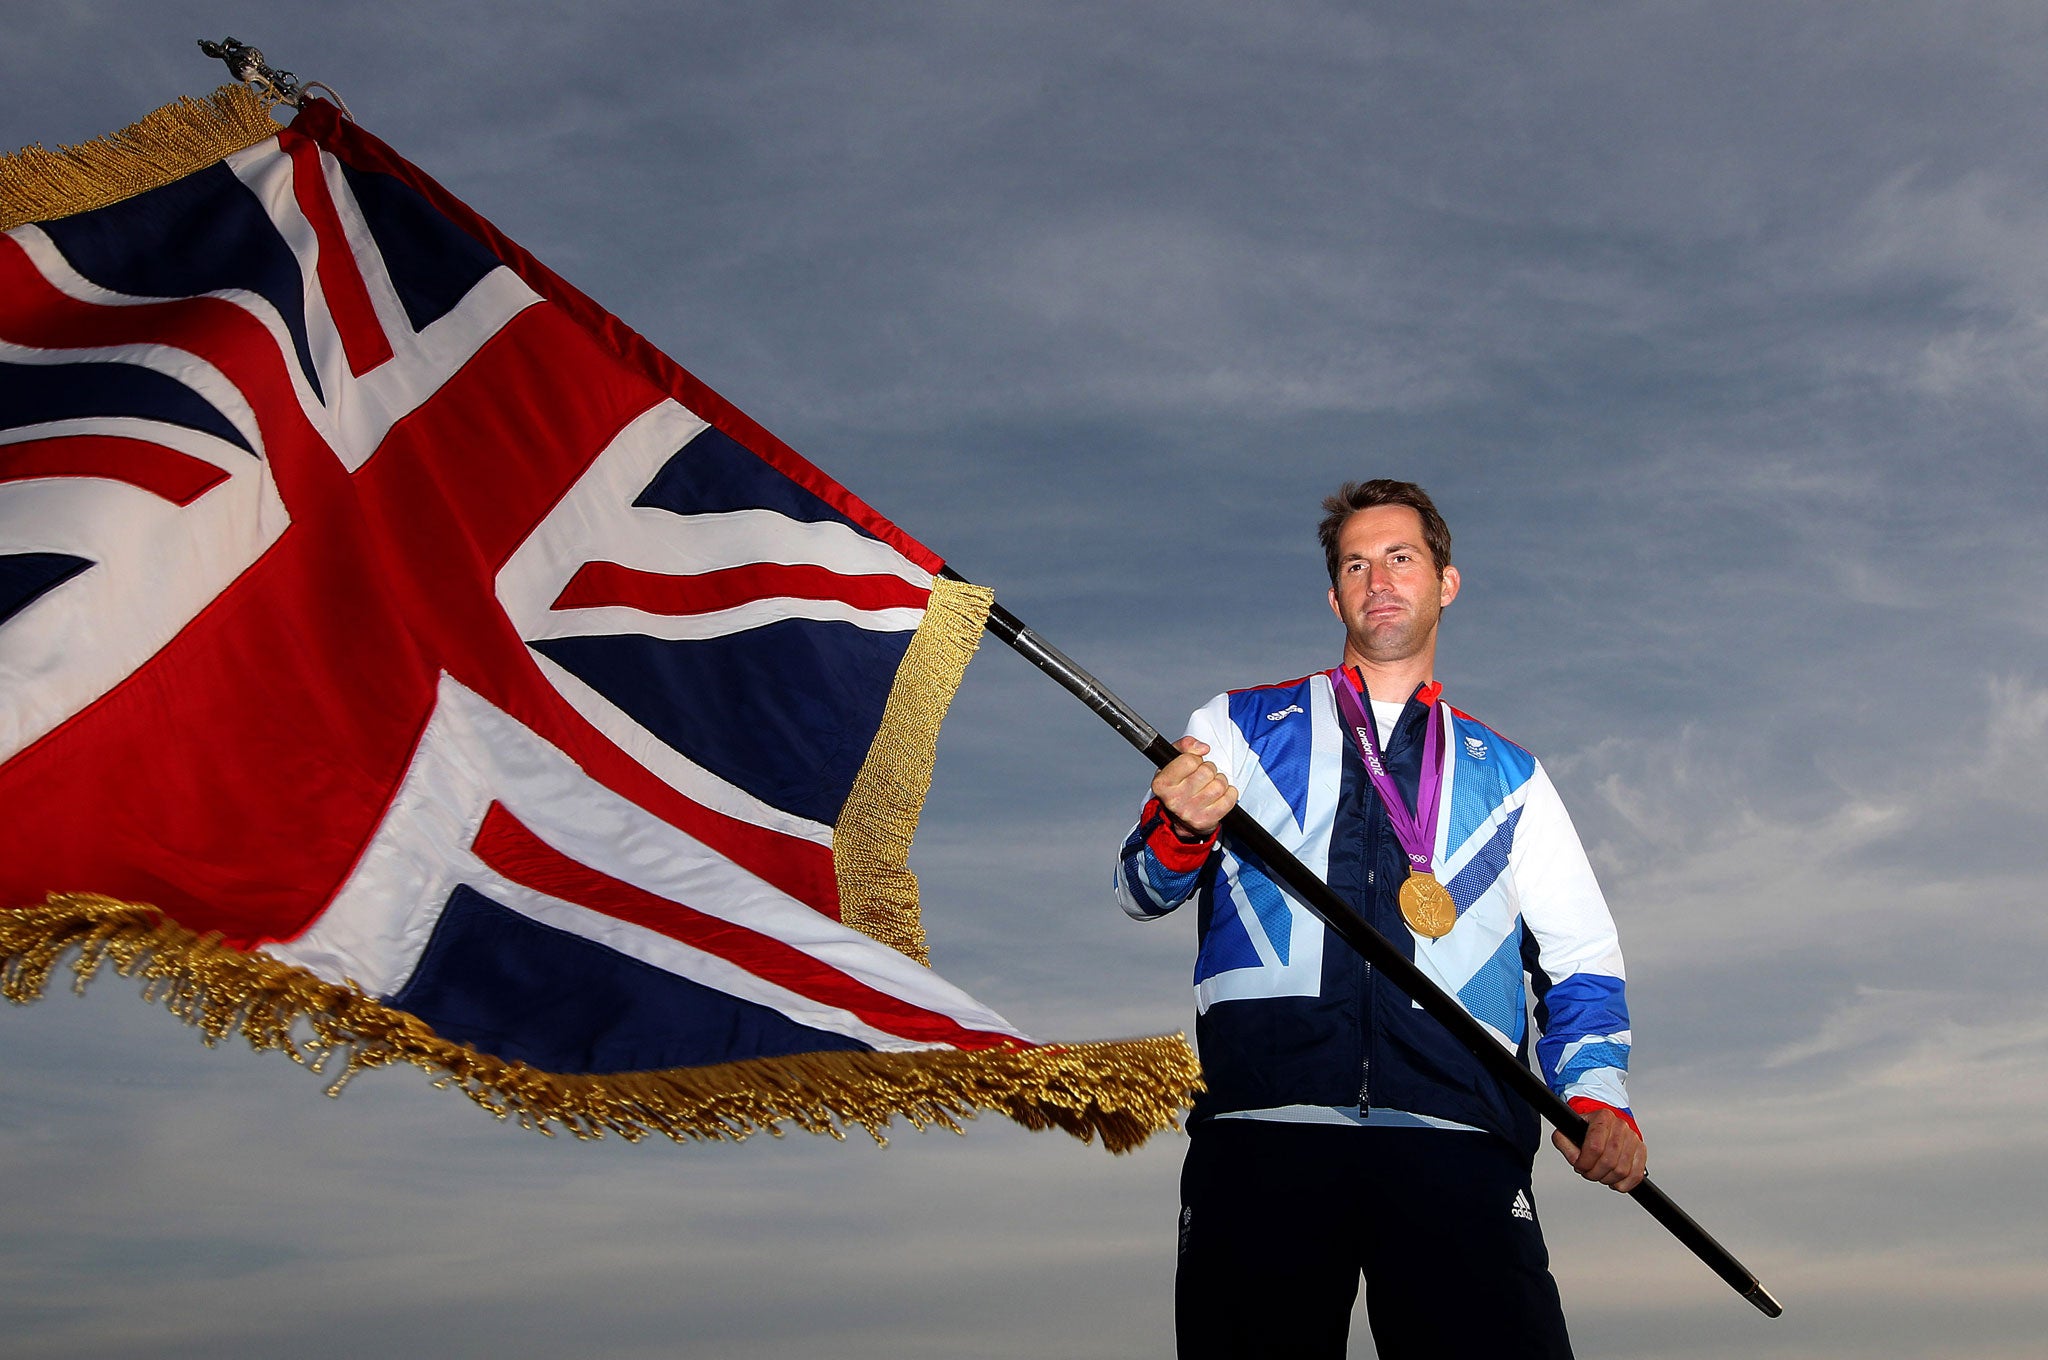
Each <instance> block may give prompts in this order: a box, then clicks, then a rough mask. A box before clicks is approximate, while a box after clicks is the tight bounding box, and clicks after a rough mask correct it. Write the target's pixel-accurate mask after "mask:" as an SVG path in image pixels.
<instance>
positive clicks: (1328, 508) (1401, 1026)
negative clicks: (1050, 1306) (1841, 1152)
mask: <svg viewBox="0 0 2048 1360" xmlns="http://www.w3.org/2000/svg"><path fill="white" fill-rule="evenodd" d="M1323 508H1324V510H1325V512H1326V514H1325V517H1324V519H1323V521H1322V525H1321V527H1320V530H1319V533H1320V537H1321V540H1322V545H1323V554H1324V558H1325V562H1326V565H1327V566H1328V568H1329V573H1330V589H1329V603H1330V610H1331V612H1332V613H1334V614H1335V615H1336V616H1337V619H1338V621H1339V622H1341V623H1342V624H1343V626H1344V652H1343V659H1342V663H1341V664H1340V665H1339V666H1338V667H1337V668H1336V669H1334V670H1331V671H1326V672H1324V673H1322V674H1318V675H1311V676H1308V677H1306V678H1303V679H1300V680H1290V681H1286V682H1284V683H1281V684H1277V685H1264V686H1259V687H1257V688H1253V689H1246V690H1236V691H1232V692H1231V693H1228V694H1224V695H1219V696H1218V697H1217V698H1215V699H1213V700H1211V701H1210V702H1209V704H1208V705H1206V706H1205V707H1203V708H1202V709H1201V710H1200V711H1198V712H1197V713H1196V714H1195V715H1194V717H1193V718H1192V719H1191V720H1190V721H1189V724H1188V735H1187V736H1185V737H1183V738H1181V740H1180V742H1179V743H1178V747H1179V750H1180V752H1181V754H1180V755H1179V756H1177V757H1176V758H1175V759H1174V760H1173V761H1172V762H1171V763H1170V764H1168V765H1167V766H1166V767H1165V768H1164V769H1162V770H1160V772H1159V774H1158V776H1157V777H1156V778H1154V780H1153V781H1152V798H1151V800H1150V801H1149V802H1147V803H1146V805H1145V810H1144V812H1143V814H1142V816H1141V817H1140V819H1139V822H1138V825H1137V827H1136V828H1135V829H1134V830H1133V831H1132V832H1131V834H1130V836H1129V837H1128V838H1127V839H1126V841H1125V843H1124V848H1123V853H1122V857H1121V862H1120V864H1119V868H1118V873H1117V896H1118V899H1119V901H1120V902H1121V903H1122V905H1123V907H1124V909H1125V910H1126V911H1127V912H1129V913H1130V914H1131V915H1133V916H1136V917H1138V918H1140V919H1151V918H1156V917H1159V916H1163V915H1165V914H1166V913H1168V912H1170V911H1172V910H1174V908H1176V907H1178V906H1180V905H1181V904H1182V903H1183V902H1186V901H1188V900H1189V899H1191V898H1192V899H1194V900H1196V901H1197V903H1198V914H1199V922H1198V925H1199V931H1200V935H1201V946H1200V951H1199V953H1198V955H1197V958H1196V962H1195V992H1196V1007H1197V1010H1198V1012H1199V1015H1198V1019H1197V1023H1196V1030H1197V1036H1198V1039H1199V1043H1200V1047H1201V1052H1202V1064H1203V1071H1204V1075H1205V1078H1206V1080H1207V1083H1208V1089H1207V1091H1206V1092H1205V1093H1204V1094H1203V1095H1202V1096H1201V1097H1200V1099H1198V1100H1197V1101H1196V1103H1195V1109H1194V1113H1193V1117H1192V1119H1191V1121H1190V1124H1189V1132H1190V1135H1191V1137H1190V1144H1189V1151H1188V1157H1187V1163H1186V1166H1185V1168H1184V1169H1183V1171H1182V1176H1181V1215H1180V1261H1179V1268H1178V1274H1177V1279H1176V1284H1175V1318H1176V1326H1177V1330H1178V1333H1179V1339H1180V1354H1181V1356H1183V1357H1192V1356H1207V1355H1217V1356H1226V1355H1227V1356H1253V1355H1272V1356H1288V1357H1298V1356H1341V1355H1343V1354H1344V1350H1345V1341H1346V1337H1347V1335H1348V1332H1349V1326H1350V1312H1351V1307H1352V1303H1353V1300H1354V1299H1355V1298H1356V1295H1357V1290H1358V1281H1359V1279H1360V1276H1361V1274H1362V1275H1363V1277H1364V1279H1365V1282H1366V1304H1367V1308H1368V1311H1369V1314H1370V1318H1371V1322H1372V1330H1373V1339H1374V1342H1375V1344H1376V1345H1377V1347H1378V1350H1379V1353H1380V1355H1381V1356H1382V1357H1410V1356H1412V1357H1428V1360H1452V1357H1459V1356H1475V1357H1477V1356H1484V1357H1487V1358H1488V1360H1506V1358H1507V1357H1519V1356H1569V1355H1570V1354H1571V1346H1570V1342H1569V1341H1568V1340H1567V1338H1566V1334H1565V1326H1564V1316H1563V1313H1562V1311H1561V1309H1560V1307H1559V1304H1558V1296H1557V1287H1556V1285H1555V1283H1554V1282H1553V1281H1552V1280H1551V1277H1550V1272H1549V1256H1548V1254H1547V1252H1546V1251H1545V1249H1544V1246H1543V1238H1542V1234H1541V1231H1540V1230H1539V1228H1538V1226H1537V1222H1536V1216H1535V1201H1534V1197H1533V1195H1532V1194H1531V1191H1530V1185H1529V1176H1530V1169H1531V1164H1532V1159H1533V1158H1534V1155H1535V1150H1536V1141H1537V1133H1538V1125H1537V1120H1536V1116H1535V1115H1534V1113H1533V1112H1531V1111H1530V1110H1529V1109H1528V1108H1527V1106H1526V1105H1524V1104H1523V1103H1522V1102H1521V1101H1520V1100H1518V1099H1517V1098H1516V1097H1515V1096H1513V1095H1512V1094H1511V1093H1509V1092H1508V1091H1507V1090H1506V1089H1505V1088H1504V1087H1502V1086H1501V1085H1500V1084H1499V1083H1498V1082H1497V1081H1496V1080H1495V1079H1494V1078H1493V1077H1492V1076H1490V1075H1489V1074H1487V1073H1486V1071H1485V1070H1484V1069H1483V1068H1482V1067H1481V1066H1480V1065H1479V1063H1478V1061H1477V1060H1476V1059H1474V1058H1473V1057H1472V1055H1471V1054H1470V1053H1469V1052H1467V1051H1466V1050H1465V1049H1464V1048H1462V1047H1461V1046H1460V1045H1459V1044H1458V1043H1457V1042H1456V1041H1454V1040H1453V1039H1451V1037H1450V1036H1449V1035H1448V1034H1447V1033H1446V1032H1445V1031H1444V1029H1443V1028H1442V1026H1440V1025H1439V1024H1438V1023H1437V1022H1436V1021H1435V1020H1433V1019H1431V1018H1430V1017H1429V1016H1428V1015H1426V1014H1425V1013H1424V1012H1423V1011H1422V1010H1421V1009H1419V1008H1418V1007H1416V1006H1415V1005H1414V1004H1413V1003H1412V1001H1411V1000H1410V999H1409V998H1408V997H1407V996H1404V995H1402V994H1401V993H1400V992H1399V991H1397V990H1396V989H1395V988H1394V987H1393V986H1391V985H1390V984H1388V983H1386V982H1385V981H1383V980H1380V979H1377V978H1376V977H1375V976H1374V973H1373V970H1372V968H1371V966H1370V965H1369V964H1367V963H1366V962H1365V961H1364V960H1363V959H1362V958H1361V957H1360V956H1359V955H1358V954H1357V953H1356V951H1354V950H1352V949H1351V948H1350V947H1349V946H1348V945H1346V944H1345V943H1344V942H1343V941H1342V940H1341V939H1339V938H1337V937H1336V936H1334V935H1331V934H1328V933H1327V932H1326V931H1325V930H1324V928H1323V926H1322V924H1321V922H1319V921H1318V920H1317V919H1316V918H1315V917H1314V916H1312V915H1311V914H1310V913H1309V912H1308V911H1307V910H1305V909H1304V908H1303V907H1302V906H1301V905H1300V904H1298V903H1297V902H1295V901H1294V900H1292V899H1291V898H1290V897H1289V896H1288V895H1287V894H1286V893H1285V891H1284V890H1282V889H1281V888H1279V887H1278V886H1277V885H1276V884H1274V883H1273V882H1272V881H1271V880H1270V879H1268V878H1267V877H1266V875H1265V874H1263V873H1262V872H1261V871H1260V869H1259V867H1258V865H1257V864H1256V863H1253V862H1250V861H1247V860H1244V859H1241V858H1239V857H1238V855H1237V854H1236V853H1235V852H1234V851H1233V849H1232V847H1231V845H1230V844H1229V843H1228V842H1220V841H1219V840H1218V837H1217V826H1218V824H1219V823H1220V822H1221V821H1222V820H1223V817H1224V815H1225V814H1226V813H1227V812H1229V811H1230V809H1231V808H1232V807H1234V806H1236V805H1237V803H1238V801H1239V799H1240V798H1242V799H1243V801H1244V806H1245V810H1246V812H1247V813H1249V814H1250V815H1251V816H1252V817H1253V818H1255V819H1256V820H1257V821H1259V822H1260V823H1261V824H1262V825H1263V826H1265V828H1266V829H1267V830H1268V831H1270V832H1272V833H1273V834H1274V835H1275V836H1276V837H1277V838H1278V839H1279V840H1280V842H1281V843H1282V844H1283V845H1285V846H1286V847H1287V848H1288V849H1289V850H1291V851H1292V852H1293V853H1294V854H1295V855H1296V856H1297V857H1299V858H1300V859H1301V860H1302V861H1303V862H1304V863H1305V864H1306V865H1307V866H1308V867H1309V868H1310V869H1312V870H1315V871H1316V872H1317V873H1319V874H1320V875H1321V876H1322V877H1323V879H1324V881H1325V882H1327V883H1328V884H1329V885H1330V886H1331V887H1332V888H1333V889H1335V890H1336V891H1337V892H1338V893H1339V894H1340V895H1341V896H1343V897H1344V898H1345V900H1346V901H1349V902H1351V903H1352V904H1353V905H1355V906H1356V907H1357V908H1358V909H1359V910H1360V911H1361V912H1363V913H1364V914H1365V916H1366V917H1367V919H1369V920H1370V921H1371V922H1372V923H1373V925H1374V926H1376V927H1377V928H1378V929H1379V931H1380V933H1381V934H1383V935H1385V936H1386V937H1387V938H1388V939H1390V940H1393V941H1394V942H1395V943H1396V945H1397V947H1401V948H1404V949H1405V950H1407V951H1408V952H1409V953H1410V954H1411V955H1412V957H1413V958H1414V960H1415V962H1416V964H1417V965H1418V966H1419V967H1420V968H1421V969H1422V970H1423V971H1424V972H1425V973H1427V974H1429V975H1430V976H1431V978H1432V979H1433V980H1435V981H1436V982H1438V983H1439V984H1440V985H1441V986H1442V987H1443V989H1444V990H1445V991H1446V992H1448V993H1450V994H1451V995H1453V996H1455V997H1457V998H1458V1000H1459V1002H1460V1003H1461V1004H1462V1005H1463V1006H1464V1007H1465V1008H1466V1010H1467V1011H1469V1012H1470V1013H1471V1014H1472V1015H1473V1017H1474V1018H1475V1019H1477V1020H1479V1021H1480V1022H1481V1023H1483V1024H1485V1025H1486V1026H1488V1027H1489V1028H1491V1029H1492V1030H1493V1031H1494V1032H1495V1033H1496V1034H1497V1035H1498V1037H1499V1038H1500V1040H1501V1042H1502V1043H1503V1044H1506V1045H1510V1046H1515V1047H1517V1048H1518V1049H1519V1051H1521V1052H1523V1053H1524V1055H1525V1057H1526V1053H1527V1047H1528V1044H1529V1042H1530V1040H1531V1038H1532V1037H1533V1036H1531V1035H1530V1034H1529V1033H1527V1032H1526V1030H1527V1026H1526V1023H1525V1019H1526V1016H1527V1013H1528V1011H1527V1004H1528V1003H1527V995H1528V989H1529V988H1530V987H1532V986H1533V990H1534V993H1535V998H1536V1018H1537V1025H1538V1027H1539V1028H1540V1030H1541V1032H1542V1033H1541V1038H1540V1040H1538V1041H1537V1042H1536V1045H1535V1046H1536V1052H1537V1056H1538V1060H1539V1063H1540V1066H1541V1069H1542V1072H1543V1074H1544V1077H1545V1078H1546V1080H1548V1081H1549V1082H1550V1084H1551V1087H1552V1089H1554V1090H1556V1091H1557V1092H1558V1093H1559V1094H1560V1095H1561V1096H1563V1097H1564V1098H1565V1099H1566V1100H1567V1101H1569V1102H1570V1104H1571V1106H1572V1108H1573V1109H1575V1110H1577V1111H1578V1112H1579V1113H1580V1114H1582V1115H1584V1116H1585V1117H1586V1118H1587V1121H1588V1132H1587V1135H1586V1140H1585V1144H1584V1146H1582V1147H1581V1146H1575V1145H1573V1144H1572V1143H1570V1142H1569V1141H1567V1140H1566V1139H1565V1138H1564V1136H1563V1135H1562V1134H1553V1139H1554V1141H1555V1142H1556V1144H1557V1146H1558V1148H1559V1150H1560V1151H1562V1152H1563V1153H1564V1155H1565V1157H1566V1159H1567V1160H1569V1161H1570V1162H1571V1164H1572V1166H1573V1167H1574V1168H1575V1169H1576V1170H1577V1171H1578V1172H1579V1174H1580V1175H1582V1176H1584V1177H1586V1178H1587V1179H1589V1180H1594V1181H1599V1182H1601V1183H1603V1184H1606V1185H1611V1186H1613V1187H1614V1188H1615V1189H1617V1190H1623V1191H1626V1190H1629V1189H1633V1188H1634V1187H1635V1185H1636V1184H1637V1182H1639V1181H1640V1180H1641V1179H1642V1177H1643V1170H1644V1160H1645V1154H1644V1149H1643V1142H1642V1138H1641V1136H1640V1134H1639V1133H1638V1131H1637V1129H1636V1126H1635V1121H1634V1118H1633V1116H1632V1115H1631V1114H1630V1113H1629V1110H1628V1098H1627V1094H1626V1091H1625V1089H1624V1085H1623V1078H1624V1074H1625V1071H1626V1067H1627V1062H1628V1045H1629V1024H1628V1007H1627V1002H1626V1000H1625V998H1624V995H1623V987H1622V965H1621V953H1620V950H1619V947H1618V945H1617V943H1616V941H1615V935H1614V924H1613V921H1612V919H1611V918H1610V917H1609V915H1608V912H1607V907H1606V904H1605V902H1604V901H1603V899H1602V897H1601V895H1600V888H1599V885H1598V884H1597V883H1596V882H1595V881H1594V878H1593V872H1592V868H1591V866H1590V865H1589V864H1588V863H1587V861H1586V855H1585V851H1584V850H1583V849H1582V848H1581V847H1580V845H1579V840H1578V836H1577V834H1576V833H1575V832H1574V831H1573V829H1572V825H1571V820H1570V818H1569V817H1568V816H1567V815H1566V813H1565V810H1564V806H1563V804H1562V803H1561V802H1560V801H1559V800H1558V797H1557V793H1556V790H1555V789H1554V788H1553V787H1552V786H1551V783H1550V780H1549V777H1548V776H1547V775H1545V774H1544V772H1543V768H1542V766H1541V765H1539V764H1538V763H1537V762H1536V760H1535V758H1534V757H1533V756H1531V755H1530V754H1529V753H1528V752H1526V751H1524V750H1523V749H1522V748H1520V747H1519V746H1516V745H1514V744H1513V743H1512V742H1510V741H1508V740H1507V739H1506V738H1504V737H1502V736H1501V735H1500V734H1498V733H1497V732H1495V731H1493V730H1492V729H1491V728H1488V727H1486V726H1484V725H1482V724H1481V723H1479V722H1478V721H1476V720H1475V719H1473V718H1471V717H1469V716H1468V715H1466V714H1464V713H1462V712H1459V711H1458V710H1456V709H1453V708H1451V707H1450V705H1449V704H1447V703H1445V702H1443V701H1442V698H1441V693H1442V688H1443V687H1442V686H1441V685H1440V684H1438V683H1437V680H1436V674H1435V660H1436V641H1437V629H1438V626H1439V623H1440V622H1441V618H1442V614H1443V611H1444V609H1445V608H1446V607H1447V606H1449V605H1450V604H1451V603H1452V602H1453V601H1454V600H1456V599H1457V597H1458V589H1459V575H1458V569H1457V568H1456V567H1454V566H1452V565H1451V536H1450V531H1449V529H1448V528H1447V527H1446V526H1445V525H1444V521H1443V518H1442V516H1440V515H1439V514H1438V513H1437V510H1436V507H1435V505H1434V504H1432V503H1431V501H1430V499H1429V496H1428V495H1427V493H1425V492H1424V491H1423V490H1422V488H1421V487H1419V486H1416V485H1414V484H1413V483H1410V482H1396V481H1386V480H1381V481H1370V482H1364V483H1347V484H1346V485H1345V486H1344V487H1343V488H1342V489H1341V490H1340V491H1339V492H1338V493H1337V494H1336V495H1334V496H1332V497H1330V498H1329V499H1327V500H1325V501H1324V502H1323ZM1368 715H1370V716H1369V717H1368ZM1425 757H1427V759H1425ZM1404 913H1405V914H1404Z"/></svg>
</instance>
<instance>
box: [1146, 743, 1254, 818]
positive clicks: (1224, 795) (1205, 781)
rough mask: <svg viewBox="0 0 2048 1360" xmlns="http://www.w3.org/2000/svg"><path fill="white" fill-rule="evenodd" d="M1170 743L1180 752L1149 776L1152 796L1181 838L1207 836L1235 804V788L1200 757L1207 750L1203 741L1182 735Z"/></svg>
mask: <svg viewBox="0 0 2048 1360" xmlns="http://www.w3.org/2000/svg"><path fill="white" fill-rule="evenodd" d="M1173 745H1174V748H1175V749H1176V750H1178V751H1179V752H1180V754H1179V755H1177V756H1175V757H1174V758H1173V759H1172V760H1170V761H1168V762H1167V763H1166V764H1165V765H1163V766H1161V767H1160V770H1159V773H1158V774H1156V775H1153V776H1152V796H1153V797H1154V798H1157V799H1158V800H1159V806H1160V807H1161V808H1163V809H1165V812H1166V816H1167V818H1168V820H1169V821H1171V822H1172V823H1173V831H1174V834H1175V835H1176V836H1179V837H1180V838H1181V839H1182V840H1184V841H1205V840H1208V839H1209V837H1210V836H1212V835H1214V834H1215V832H1216V828H1217V827H1218V826H1219V825H1221V823H1222V821H1223V819H1224V817H1225V816H1227V815H1228V814H1229V812H1230V810H1231V809H1232V808H1234V807H1236V806H1237V790H1236V789H1234V788H1232V787H1231V786H1230V781H1229V780H1228V779H1225V778H1224V777H1223V772H1222V771H1221V770H1219V769H1217V768H1216V767H1215V766H1214V765H1211V764H1210V763H1209V762H1208V761H1206V760H1204V759H1202V757H1203V756H1206V755H1208V754H1209V747H1208V746H1207V744H1205V743H1203V742H1200V741H1197V740H1196V739H1195V738H1193V737H1182V738H1181V739H1180V740H1179V741H1177V742H1175V743H1174V744H1173Z"/></svg>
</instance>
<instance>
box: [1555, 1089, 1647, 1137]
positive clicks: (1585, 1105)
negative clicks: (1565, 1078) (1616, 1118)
mask: <svg viewBox="0 0 2048 1360" xmlns="http://www.w3.org/2000/svg"><path fill="white" fill-rule="evenodd" d="M1565 1104H1567V1105H1569V1106H1571V1107H1572V1110H1573V1112H1574V1113H1576V1114H1579V1115H1583V1116H1584V1117H1586V1118H1588V1119H1590V1118H1592V1117H1593V1111H1595V1110H1612V1111H1614V1112H1615V1113H1616V1114H1618V1115H1620V1116H1621V1122H1622V1123H1624V1124H1626V1125H1628V1126H1629V1128H1630V1129H1632V1130H1634V1132H1635V1135H1636V1137H1638V1138H1641V1137H1642V1136H1643V1131H1642V1129H1640V1128H1638V1127H1637V1126H1636V1117H1635V1116H1634V1115H1632V1114H1630V1113H1629V1112H1628V1111H1627V1110H1624V1109H1622V1108H1621V1107H1620V1106H1618V1105H1609V1104H1608V1103H1607V1102H1606V1101H1604V1100H1595V1099H1593V1097H1591V1096H1573V1097H1572V1098H1571V1099H1570V1100H1567V1101H1566V1102H1565Z"/></svg>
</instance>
